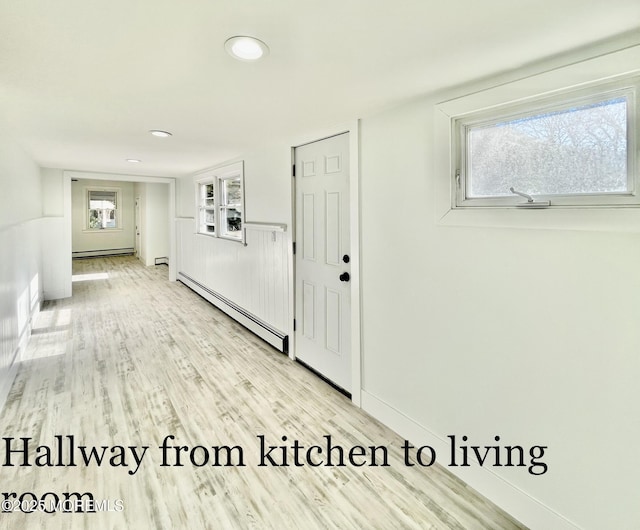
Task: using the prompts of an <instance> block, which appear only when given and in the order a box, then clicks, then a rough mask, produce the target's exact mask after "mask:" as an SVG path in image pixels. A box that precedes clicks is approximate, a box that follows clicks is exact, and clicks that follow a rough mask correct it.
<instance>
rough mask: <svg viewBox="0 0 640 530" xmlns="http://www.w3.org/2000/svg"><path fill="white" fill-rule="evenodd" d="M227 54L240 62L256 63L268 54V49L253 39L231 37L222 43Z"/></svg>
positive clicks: (262, 43) (259, 41)
mask: <svg viewBox="0 0 640 530" xmlns="http://www.w3.org/2000/svg"><path fill="white" fill-rule="evenodd" d="M224 48H225V50H227V53H229V55H231V57H233V58H234V59H239V60H241V61H257V60H258V59H260V58H261V57H264V56H265V55H267V54H268V53H269V47H268V46H267V45H266V44H265V43H264V42H262V41H261V40H258V39H254V38H253V37H243V36H237V37H231V38H230V39H227V41H226V42H225V43H224Z"/></svg>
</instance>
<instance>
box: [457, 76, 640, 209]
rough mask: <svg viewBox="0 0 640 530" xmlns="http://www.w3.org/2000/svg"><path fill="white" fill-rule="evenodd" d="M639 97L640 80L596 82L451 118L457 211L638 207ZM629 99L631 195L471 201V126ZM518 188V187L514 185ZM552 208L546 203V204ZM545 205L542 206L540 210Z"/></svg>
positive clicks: (551, 196)
mask: <svg viewBox="0 0 640 530" xmlns="http://www.w3.org/2000/svg"><path fill="white" fill-rule="evenodd" d="M638 94H640V78H639V77H637V76H636V77H629V78H624V79H621V80H617V81H614V82H596V83H594V84H593V85H591V86H589V87H587V88H582V89H579V90H569V91H561V92H560V93H558V94H554V95H552V96H543V97H535V98H533V99H531V100H529V101H527V102H525V103H517V104H507V105H502V106H498V107H494V108H491V109H489V110H483V111H478V112H473V113H470V114H467V115H464V116H459V117H456V118H454V119H453V125H452V127H453V130H454V131H455V133H454V134H455V139H454V148H453V165H454V167H455V168H456V169H455V173H454V176H453V179H452V183H451V185H452V195H453V197H454V198H455V203H454V207H455V208H476V207H493V208H496V207H510V208H519V207H522V206H528V207H531V206H532V207H536V208H537V207H545V208H546V207H549V208H557V207H575V206H578V207H585V206H587V207H617V206H638V205H640V194H639V193H638V191H639V190H640V177H639V175H638V171H637V166H636V158H637V156H636V151H637V149H638V146H637V141H636V138H637V133H636V131H637V128H638V124H639V123H640V120H639V118H638V104H637V98H638ZM617 97H625V99H626V104H627V120H626V121H627V124H626V125H627V191H625V192H610V193H604V192H592V193H578V192H576V193H571V194H549V195H536V196H535V197H533V199H534V203H531V204H529V201H528V200H527V199H526V198H523V197H522V196H518V195H516V194H512V195H505V196H500V197H467V193H466V188H467V185H468V164H467V153H468V142H467V139H468V131H469V129H471V128H473V127H478V126H483V125H493V124H496V123H499V122H503V121H510V120H513V119H517V118H521V117H528V116H535V115H539V114H544V113H547V112H553V111H558V110H564V109H569V108H573V107H579V106H582V105H588V104H590V103H596V102H600V101H605V100H610V99H614V98H617ZM516 188H517V185H516ZM545 203H548V204H545ZM541 205H542V206H541Z"/></svg>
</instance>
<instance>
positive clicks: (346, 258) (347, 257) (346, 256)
mask: <svg viewBox="0 0 640 530" xmlns="http://www.w3.org/2000/svg"><path fill="white" fill-rule="evenodd" d="M342 261H344V262H345V263H349V262H350V261H351V259H350V258H349V254H345V255H344V256H342Z"/></svg>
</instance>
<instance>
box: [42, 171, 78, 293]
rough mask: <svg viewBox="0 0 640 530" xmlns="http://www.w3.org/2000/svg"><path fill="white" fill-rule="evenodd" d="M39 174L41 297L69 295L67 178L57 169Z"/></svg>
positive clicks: (69, 232)
mask: <svg viewBox="0 0 640 530" xmlns="http://www.w3.org/2000/svg"><path fill="white" fill-rule="evenodd" d="M41 174H42V214H43V216H44V220H43V223H42V259H43V268H42V287H43V296H44V299H45V300H57V299H60V298H67V297H69V296H71V252H70V249H71V202H70V201H71V181H70V179H68V178H65V176H64V171H63V170H61V169H51V168H43V169H42V171H41Z"/></svg>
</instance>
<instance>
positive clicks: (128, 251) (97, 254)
mask: <svg viewBox="0 0 640 530" xmlns="http://www.w3.org/2000/svg"><path fill="white" fill-rule="evenodd" d="M134 252H135V249H133V248H106V249H102V250H80V251H76V252H72V253H71V257H72V258H102V257H106V256H130V255H132V254H133V253H134Z"/></svg>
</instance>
